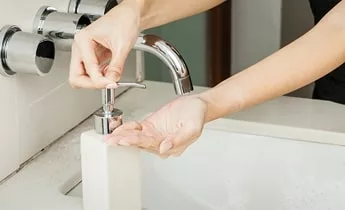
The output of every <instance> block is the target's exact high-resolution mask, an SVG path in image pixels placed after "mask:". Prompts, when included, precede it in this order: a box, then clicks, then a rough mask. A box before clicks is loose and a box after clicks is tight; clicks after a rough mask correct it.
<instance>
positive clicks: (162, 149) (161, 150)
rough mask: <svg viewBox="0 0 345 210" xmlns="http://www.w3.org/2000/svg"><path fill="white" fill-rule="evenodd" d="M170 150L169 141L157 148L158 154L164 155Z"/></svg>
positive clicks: (170, 144)
mask: <svg viewBox="0 0 345 210" xmlns="http://www.w3.org/2000/svg"><path fill="white" fill-rule="evenodd" d="M171 148H172V143H171V142H170V141H163V142H162V143H161V145H160V147H159V153H160V154H164V153H166V152H168V151H169V150H170V149H171Z"/></svg>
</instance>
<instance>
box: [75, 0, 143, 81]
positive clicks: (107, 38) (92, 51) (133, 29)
mask: <svg viewBox="0 0 345 210" xmlns="http://www.w3.org/2000/svg"><path fill="white" fill-rule="evenodd" d="M139 33H140V9H139V6H138V5H135V1H123V2H122V3H120V4H119V5H118V6H116V7H114V8H113V9H112V10H110V11H109V12H108V13H107V14H106V15H104V16H102V17H101V18H99V19H98V20H96V21H95V22H93V23H92V24H90V25H89V26H87V27H85V28H84V29H82V30H80V31H79V32H78V33H77V34H76V36H75V40H74V43H73V46H72V55H71V64H70V75H69V82H70V84H71V86H72V87H74V88H104V87H106V86H108V85H115V86H116V82H118V80H120V77H121V75H122V71H123V66H124V64H125V61H126V59H127V56H128V54H129V52H130V50H131V49H132V47H133V45H134V43H135V41H136V39H137V37H138V35H139Z"/></svg>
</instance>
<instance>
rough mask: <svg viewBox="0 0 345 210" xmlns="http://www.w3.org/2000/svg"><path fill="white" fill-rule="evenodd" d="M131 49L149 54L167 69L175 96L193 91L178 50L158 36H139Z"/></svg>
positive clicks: (187, 71)
mask: <svg viewBox="0 0 345 210" xmlns="http://www.w3.org/2000/svg"><path fill="white" fill-rule="evenodd" d="M133 49H136V50H141V51H145V52H149V53H151V54H153V55H155V56H157V57H158V58H159V59H160V60H161V61H163V62H164V63H165V65H167V66H168V67H169V70H170V73H171V77H172V82H173V85H174V88H175V92H176V94H178V95H184V94H187V93H190V92H192V91H193V84H192V80H191V76H190V74H189V70H188V68H187V65H186V63H185V61H184V59H183V57H182V56H181V54H180V53H179V52H178V50H177V49H176V48H174V47H173V46H172V45H171V44H169V43H168V42H166V41H165V40H163V39H162V38H160V37H158V36H155V35H150V34H147V35H146V34H141V35H140V36H139V37H138V39H137V41H136V43H135V44H134V47H133Z"/></svg>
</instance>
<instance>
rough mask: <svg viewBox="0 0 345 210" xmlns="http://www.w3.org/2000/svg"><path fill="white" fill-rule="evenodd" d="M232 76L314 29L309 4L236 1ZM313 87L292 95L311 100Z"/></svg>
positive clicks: (301, 0) (295, 0) (289, 0)
mask: <svg viewBox="0 0 345 210" xmlns="http://www.w3.org/2000/svg"><path fill="white" fill-rule="evenodd" d="M232 3H233V6H232V14H233V15H232V43H231V46H232V49H231V50H232V73H233V74H234V73H238V72H239V71H242V70H243V69H245V68H247V67H249V66H251V65H253V64H255V63H256V62H258V61H260V60H261V59H263V58H265V57H267V56H269V55H270V54H272V53H273V52H275V51H277V50H279V49H280V48H281V47H282V46H284V45H286V44H288V43H290V42H291V41H293V40H295V39H296V38H298V37H300V36H301V35H303V34H304V33H305V32H306V31H307V30H309V29H310V28H311V27H312V26H313V19H312V13H311V11H310V8H309V2H308V0H261V1H253V0H233V1H232ZM312 88H313V85H309V86H306V87H305V88H302V89H300V90H298V91H295V92H293V93H291V94H289V95H291V96H298V97H308V98H310V97H311V93H312Z"/></svg>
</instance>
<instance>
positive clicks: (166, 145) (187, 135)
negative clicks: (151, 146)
mask: <svg viewBox="0 0 345 210" xmlns="http://www.w3.org/2000/svg"><path fill="white" fill-rule="evenodd" d="M199 133H200V131H199V129H197V127H195V125H194V124H186V125H183V124H182V125H181V128H180V130H179V131H178V132H177V134H176V135H175V136H173V137H171V138H170V139H167V140H165V141H164V142H162V144H161V145H160V153H161V154H165V153H168V152H169V151H170V150H173V149H177V150H178V148H180V147H183V146H186V145H190V144H191V143H192V142H194V140H195V139H196V137H197V136H198V135H199Z"/></svg>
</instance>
